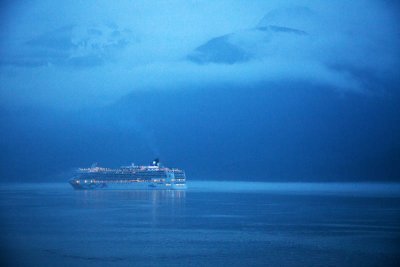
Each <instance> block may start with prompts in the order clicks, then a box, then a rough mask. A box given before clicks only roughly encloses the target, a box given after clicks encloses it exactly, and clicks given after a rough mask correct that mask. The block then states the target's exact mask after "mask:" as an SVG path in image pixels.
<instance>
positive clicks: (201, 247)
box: [0, 181, 400, 266]
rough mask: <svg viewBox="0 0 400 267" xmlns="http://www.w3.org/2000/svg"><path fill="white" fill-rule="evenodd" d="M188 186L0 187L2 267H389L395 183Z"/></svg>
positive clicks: (397, 197) (395, 224)
mask: <svg viewBox="0 0 400 267" xmlns="http://www.w3.org/2000/svg"><path fill="white" fill-rule="evenodd" d="M189 186H190V187H189V189H188V190H187V191H168V190H167V191H165V190H161V191H74V190H73V189H72V188H70V186H69V185H68V184H67V183H62V184H54V183H49V184H2V185H1V186H0V200H1V202H0V203H1V207H0V211H1V223H0V227H1V248H2V249H1V251H2V255H1V260H2V263H7V264H8V265H10V266H32V264H33V263H34V264H33V265H34V266H38V265H40V266H54V265H57V266H71V265H79V266H109V265H113V266H215V265H218V264H224V265H225V264H228V265H232V266H316V265H317V266H321V265H323V266H396V263H397V262H398V260H399V256H398V255H399V246H398V244H399V241H400V224H399V221H400V208H399V207H400V190H399V188H400V185H399V184H375V185H372V184H363V183H359V184H358V183H337V184H330V185H328V184H318V183H314V184H310V183H308V184H307V183H304V184H302V183H246V182H200V181H192V182H190V183H189Z"/></svg>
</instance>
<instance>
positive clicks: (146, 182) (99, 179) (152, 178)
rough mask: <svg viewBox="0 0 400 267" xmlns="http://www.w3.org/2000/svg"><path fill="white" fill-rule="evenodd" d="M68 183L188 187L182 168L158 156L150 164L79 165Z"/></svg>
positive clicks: (108, 186)
mask: <svg viewBox="0 0 400 267" xmlns="http://www.w3.org/2000/svg"><path fill="white" fill-rule="evenodd" d="M69 183H70V184H71V185H72V187H73V188H75V189H186V175H185V172H184V171H183V170H180V169H176V168H167V167H163V166H161V165H160V162H159V160H158V159H155V160H154V161H153V162H152V164H151V165H149V166H137V165H134V164H132V165H130V166H122V167H120V168H116V169H112V168H104V167H98V166H97V165H95V164H94V165H92V166H91V167H90V168H79V169H78V170H77V173H76V176H74V177H73V178H72V179H71V180H70V181H69Z"/></svg>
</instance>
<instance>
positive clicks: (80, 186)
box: [70, 180, 187, 190]
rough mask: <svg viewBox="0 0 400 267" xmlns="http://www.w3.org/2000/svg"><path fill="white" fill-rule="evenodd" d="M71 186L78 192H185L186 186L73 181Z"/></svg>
mask: <svg viewBox="0 0 400 267" xmlns="http://www.w3.org/2000/svg"><path fill="white" fill-rule="evenodd" d="M70 184H71V185H72V187H73V188H74V189H77V190H184V189H187V186H186V184H167V183H153V182H131V183H129V182H128V183H107V182H103V183H91V182H87V183H85V182H77V181H76V180H71V181H70Z"/></svg>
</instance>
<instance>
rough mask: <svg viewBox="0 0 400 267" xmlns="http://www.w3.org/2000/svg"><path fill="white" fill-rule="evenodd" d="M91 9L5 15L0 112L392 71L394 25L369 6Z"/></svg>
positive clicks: (354, 82) (34, 7) (347, 79)
mask: <svg viewBox="0 0 400 267" xmlns="http://www.w3.org/2000/svg"><path fill="white" fill-rule="evenodd" d="M96 3H97V5H90V4H86V2H85V3H80V4H79V5H78V6H76V4H77V3H74V2H73V3H70V2H63V3H61V4H59V3H58V4H57V5H55V4H54V3H53V2H48V3H46V4H44V3H39V2H35V3H33V4H30V5H28V6H27V7H26V8H22V7H19V8H16V7H14V8H13V11H12V12H13V13H15V14H14V15H15V16H7V17H8V18H9V20H10V21H12V20H14V21H13V22H14V24H13V26H10V25H12V24H11V22H10V21H9V23H7V25H8V28H7V29H6V28H3V29H2V32H1V34H2V36H4V37H6V38H2V42H1V46H0V56H1V57H0V58H1V60H0V61H1V66H0V84H1V85H0V96H1V99H2V102H0V104H1V105H8V104H10V103H11V104H17V105H25V104H40V105H53V106H57V107H60V106H61V107H65V108H71V107H72V108H76V107H82V106H87V105H103V104H107V103H110V102H112V101H115V100H116V99H118V98H119V97H122V96H124V95H125V94H128V93H129V92H131V91H132V90H147V89H153V88H158V89H166V90H168V89H171V88H179V87H185V88H190V87H191V86H198V85H199V84H200V85H208V86H214V85H218V84H219V83H231V84H251V83H257V82H260V81H285V80H289V81H307V82H310V83H317V84H323V85H328V86H330V87H332V88H337V89H338V90H342V91H343V90H351V91H358V92H362V91H365V90H374V88H375V87H379V84H380V83H382V82H383V81H386V80H389V79H392V78H393V77H396V75H397V74H398V73H397V69H399V58H400V57H399V48H398V47H400V41H399V35H398V30H397V27H396V26H397V21H398V18H397V15H395V14H394V13H392V11H391V10H390V5H389V6H388V5H384V4H382V3H380V2H378V1H369V2H365V1H352V2H348V1H335V2H332V3H331V2H329V3H327V2H326V1H323V2H321V1H300V2H299V1H270V2H268V3H266V1H254V2H251V3H249V2H248V1H235V3H232V2H231V1H213V2H212V3H210V2H203V1H193V2H191V1H184V2H181V1H172V2H168V4H166V3H165V2H162V1H160V2H158V1H155V2H149V1H135V2H130V1H120V2H118V3H117V4H114V3H113V4H112V5H111V4H110V2H108V1H99V2H96ZM60 8H61V9H63V10H65V11H66V12H60ZM343 10H346V12H342V11H343ZM10 12H11V11H10ZM17 13H18V14H17ZM64 13H65V14H64ZM28 14H29V16H28ZM17 15H18V16H17ZM12 17H15V18H14V19H12ZM31 20H32V21H33V20H35V21H38V22H37V23H36V24H34V23H32V21H31Z"/></svg>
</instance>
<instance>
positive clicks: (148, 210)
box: [73, 190, 186, 229]
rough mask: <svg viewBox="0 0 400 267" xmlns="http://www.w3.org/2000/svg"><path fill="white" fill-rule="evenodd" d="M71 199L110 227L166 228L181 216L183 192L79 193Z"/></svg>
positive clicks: (114, 191) (126, 191) (90, 191)
mask: <svg viewBox="0 0 400 267" xmlns="http://www.w3.org/2000/svg"><path fill="white" fill-rule="evenodd" d="M73 199H74V201H75V203H76V207H77V208H78V209H85V210H86V211H87V210H88V209H89V210H94V211H96V214H97V215H98V216H101V220H102V221H103V222H106V223H108V225H109V226H114V227H121V225H123V226H124V227H125V228H131V229H133V228H137V227H149V226H150V227H156V226H157V227H158V226H160V227H168V226H169V225H171V224H172V225H173V223H174V221H175V219H176V218H177V217H179V216H180V215H181V214H183V213H184V209H185V200H186V191H185V190H82V191H80V190H79V191H74V192H73ZM96 223H97V222H96Z"/></svg>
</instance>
